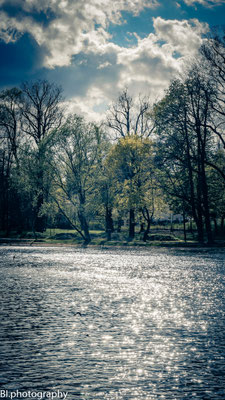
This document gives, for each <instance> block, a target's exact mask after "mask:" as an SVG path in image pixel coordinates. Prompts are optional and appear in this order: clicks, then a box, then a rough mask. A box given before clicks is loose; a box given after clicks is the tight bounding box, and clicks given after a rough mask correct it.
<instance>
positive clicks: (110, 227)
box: [105, 206, 114, 240]
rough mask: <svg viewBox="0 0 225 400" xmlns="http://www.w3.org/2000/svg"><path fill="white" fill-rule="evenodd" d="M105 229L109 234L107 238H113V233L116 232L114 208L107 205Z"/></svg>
mask: <svg viewBox="0 0 225 400" xmlns="http://www.w3.org/2000/svg"><path fill="white" fill-rule="evenodd" d="M105 230H106V234H107V240H111V233H112V232H114V225H113V219H112V208H110V207H108V206H106V209H105Z"/></svg>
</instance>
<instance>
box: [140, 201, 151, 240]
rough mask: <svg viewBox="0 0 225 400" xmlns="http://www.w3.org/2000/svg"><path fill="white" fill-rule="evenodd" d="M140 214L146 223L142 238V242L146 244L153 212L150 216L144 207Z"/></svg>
mask: <svg viewBox="0 0 225 400" xmlns="http://www.w3.org/2000/svg"><path fill="white" fill-rule="evenodd" d="M142 214H143V217H144V219H145V220H146V222H147V227H146V229H145V231H144V236H143V241H144V242H146V241H147V239H148V235H149V232H150V226H151V222H152V218H153V212H152V214H151V216H150V215H149V211H148V209H147V207H144V208H143V209H142Z"/></svg>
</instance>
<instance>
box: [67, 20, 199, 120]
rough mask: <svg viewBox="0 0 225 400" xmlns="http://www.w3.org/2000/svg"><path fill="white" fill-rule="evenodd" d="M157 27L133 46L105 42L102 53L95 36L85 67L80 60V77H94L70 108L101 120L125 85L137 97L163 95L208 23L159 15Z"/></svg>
mask: <svg viewBox="0 0 225 400" xmlns="http://www.w3.org/2000/svg"><path fill="white" fill-rule="evenodd" d="M154 27H155V33H151V34H150V35H148V36H147V37H146V38H144V39H140V38H138V43H137V45H136V46H133V47H129V48H125V47H120V46H117V45H115V44H113V43H111V42H105V43H104V44H103V45H102V47H101V50H100V53H98V50H99V48H98V46H97V43H96V42H95V40H93V41H92V46H91V47H90V48H89V50H90V51H89V54H87V57H88V58H87V59H85V69H84V64H83V63H82V62H81V61H80V60H78V62H77V67H78V68H80V69H79V77H80V81H83V82H86V79H87V77H90V76H91V81H89V82H88V83H87V87H86V90H85V93H83V94H81V95H79V96H77V97H73V98H72V99H71V102H70V106H69V107H70V109H71V110H72V109H73V110H74V111H76V112H78V113H81V114H84V115H86V116H88V117H89V118H90V119H92V118H93V119H95V120H100V119H101V118H103V116H104V113H103V110H105V107H106V105H107V104H108V103H110V102H111V101H113V100H115V99H116V98H117V96H118V92H119V91H121V90H123V89H124V87H127V88H128V90H129V93H131V95H133V96H135V97H137V96H138V95H139V94H142V95H146V96H148V95H150V98H151V100H152V101H154V100H155V99H159V98H160V97H161V96H162V95H163V93H164V90H165V89H166V88H167V87H168V84H169V81H170V80H171V79H172V78H174V77H176V76H177V75H178V74H179V73H180V72H182V67H183V65H184V63H185V60H187V59H189V58H190V57H191V56H195V54H196V52H197V50H198V48H199V46H200V45H201V34H202V33H204V32H205V31H206V30H207V26H206V25H204V24H200V23H199V21H197V20H194V21H189V22H188V21H177V20H163V19H162V18H156V19H155V20H154ZM177 53H179V54H177ZM76 73H78V72H76ZM80 74H81V75H80ZM82 74H83V75H82Z"/></svg>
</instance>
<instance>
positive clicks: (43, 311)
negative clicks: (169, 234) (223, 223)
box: [0, 247, 225, 400]
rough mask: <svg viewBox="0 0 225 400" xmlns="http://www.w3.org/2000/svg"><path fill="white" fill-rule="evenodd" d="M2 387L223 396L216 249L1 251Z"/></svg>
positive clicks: (219, 255)
mask: <svg viewBox="0 0 225 400" xmlns="http://www.w3.org/2000/svg"><path fill="white" fill-rule="evenodd" d="M0 254H1V261H0V266H1V278H2V279H1V308H0V318H1V328H0V335H1V342H0V353H1V357H0V359H1V387H2V388H4V389H9V390H15V389H18V390H36V391H37V390H58V389H59V390H64V391H68V392H69V394H68V398H69V399H71V400H73V399H88V400H95V399H99V400H101V399H109V400H115V399H116V400H120V399H121V400H122V399H123V400H130V399H137V400H141V399H143V400H148V399H150V400H155V399H157V400H158V399H160V400H161V399H165V400H170V399H187V400H191V399H206V400H207V399H213V400H215V399H216V400H217V399H224V398H225V390H224V387H225V380H224V356H225V341H224V328H225V318H224V314H225V306H224V298H223V293H224V270H225V268H224V260H225V251H224V250H211V251H210V250H208V251H205V250H202V251H200V250H195V251H193V250H192V251H191V250H185V251H182V250H176V251H175V250H165V249H164V250H163V249H158V250H157V249H149V250H118V251H113V250H111V251H109V250H107V251H104V250H102V251H100V250H93V249H88V250H78V249H73V248H38V247H35V248H34V247H32V248H28V247H1V248H0Z"/></svg>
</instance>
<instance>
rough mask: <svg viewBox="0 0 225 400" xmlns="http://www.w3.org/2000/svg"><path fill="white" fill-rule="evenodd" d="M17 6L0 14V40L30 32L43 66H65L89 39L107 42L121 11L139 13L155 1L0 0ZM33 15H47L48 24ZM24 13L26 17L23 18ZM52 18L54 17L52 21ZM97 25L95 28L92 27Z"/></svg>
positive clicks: (101, 42)
mask: <svg viewBox="0 0 225 400" xmlns="http://www.w3.org/2000/svg"><path fill="white" fill-rule="evenodd" d="M0 1H1V4H2V5H3V4H4V3H5V4H6V3H7V4H8V5H13V6H17V7H18V9H19V10H20V11H21V12H20V13H18V16H17V17H16V18H15V17H13V18H12V17H9V16H7V14H6V13H4V12H1V13H0V20H1V21H4V22H3V25H1V33H0V37H1V39H3V40H5V41H6V42H9V41H15V40H17V38H18V35H19V34H22V33H24V32H28V33H30V34H31V35H32V36H33V37H34V39H35V40H36V41H37V43H38V44H39V45H41V46H43V47H44V48H45V49H46V56H45V58H44V63H45V66H47V67H49V68H54V67H55V66H63V65H69V64H70V62H71V57H72V56H73V55H74V54H78V53H79V52H80V51H81V50H84V49H85V47H86V44H87V41H88V42H89V43H90V45H91V38H93V40H94V41H95V43H97V44H98V46H99V47H101V46H102V45H104V43H105V42H106V41H107V40H108V34H107V33H106V28H107V26H108V24H109V23H114V24H120V23H121V12H122V11H129V12H131V13H133V14H135V15H137V14H139V13H140V11H142V10H143V9H144V8H145V7H148V8H154V7H157V5H158V1H157V0H114V1H111V0H86V1H83V0H76V1H74V0H48V1H46V0H5V1H3V0H0ZM34 12H44V13H45V14H46V15H47V16H49V23H48V24H41V23H37V22H36V21H35V19H34V16H33V13H34ZM24 13H25V15H26V16H24ZM52 15H54V18H52ZM96 26H97V27H96Z"/></svg>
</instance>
